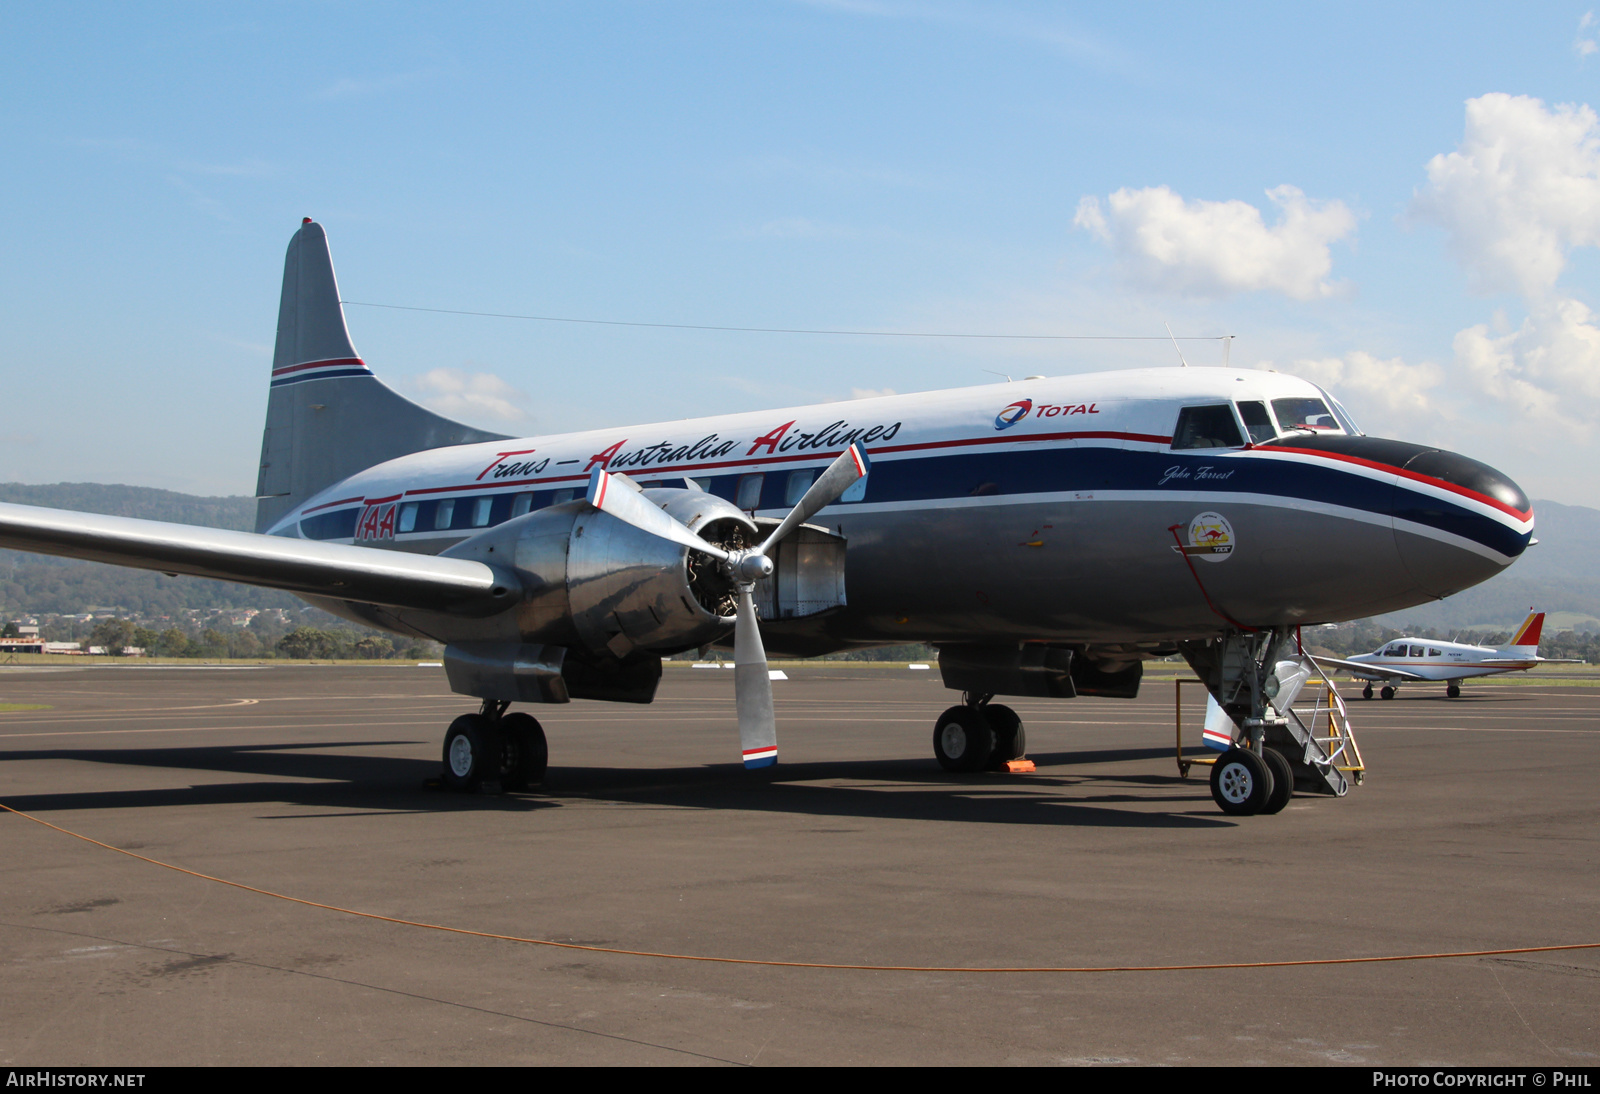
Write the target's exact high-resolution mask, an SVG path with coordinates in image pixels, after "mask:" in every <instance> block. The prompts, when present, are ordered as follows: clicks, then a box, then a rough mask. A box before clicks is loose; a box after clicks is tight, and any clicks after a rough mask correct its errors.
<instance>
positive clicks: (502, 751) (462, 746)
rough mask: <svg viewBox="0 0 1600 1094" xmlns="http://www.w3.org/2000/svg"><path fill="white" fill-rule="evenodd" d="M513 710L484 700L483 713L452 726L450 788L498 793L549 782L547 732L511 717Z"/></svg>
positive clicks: (447, 765)
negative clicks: (547, 771) (510, 711)
mask: <svg viewBox="0 0 1600 1094" xmlns="http://www.w3.org/2000/svg"><path fill="white" fill-rule="evenodd" d="M510 705H511V704H510V703H506V702H502V701H499V700H495V699H485V700H484V702H483V710H482V711H481V712H479V713H477V714H463V715H462V716H461V717H459V718H457V719H456V720H455V721H453V722H451V723H450V728H449V729H448V730H447V731H445V735H444V777H443V781H444V785H445V788H446V789H448V790H454V791H456V792H457V793H462V794H474V793H480V792H482V793H499V792H500V791H502V790H526V789H528V787H529V786H531V785H533V784H535V783H540V782H543V781H544V774H545V768H546V767H547V765H548V764H549V756H550V753H549V747H548V746H547V745H546V743H545V739H544V729H543V728H542V727H541V726H540V725H539V723H538V721H536V720H535V719H534V718H532V717H531V716H529V715H527V714H522V713H520V712H519V713H517V714H507V713H506V708H507V707H508V706H510Z"/></svg>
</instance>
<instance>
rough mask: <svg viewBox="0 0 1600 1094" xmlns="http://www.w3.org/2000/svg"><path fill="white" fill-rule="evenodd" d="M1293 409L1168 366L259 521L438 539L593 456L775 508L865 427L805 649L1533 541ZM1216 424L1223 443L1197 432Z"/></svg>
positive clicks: (399, 471) (1410, 589)
mask: <svg viewBox="0 0 1600 1094" xmlns="http://www.w3.org/2000/svg"><path fill="white" fill-rule="evenodd" d="M308 379H315V377H314V376H313V377H308ZM282 382H295V381H294V378H293V377H285V378H284V381H282ZM1308 399H1316V400H1325V399H1326V396H1325V394H1324V393H1323V392H1321V391H1320V389H1318V388H1316V387H1315V386H1314V385H1312V384H1310V383H1307V382H1306V381H1303V380H1299V379H1296V378H1293V377H1289V376H1284V375H1280V374H1277V373H1269V372H1259V371H1242V370H1228V369H1212V368H1188V369H1184V368H1168V369H1159V370H1141V371H1131V372H1111V373H1098V374H1089V375H1080V376H1067V377H1056V378H1050V379H1042V380H1029V381H1024V382H1020V383H1007V384H994V385H986V386H982V387H975V388H966V389H958V390H951V391H941V392H932V393H928V394H913V395H902V396H888V397H880V398H872V399H863V400H856V401H851V402H840V403H826V404H822V405H818V406H811V407H800V408H790V409H784V410H773V411H763V412H758V413H747V414H737V415H727V416H721V417H715V418H701V419H691V420H684V421H676V422H665V423H654V424H649V425H641V426H631V427H623V428H615V429H600V430H590V431H586V432H581V433H568V434H560V435H553V436H535V437H529V438H525V439H520V440H511V441H493V442H488V443H480V444H469V445H460V446H456V447H450V448H443V449H434V450H431V451H426V452H419V453H417V454H414V455H409V456H404V457H401V458H399V459H395V460H390V461H388V462H386V463H382V464H379V465H377V466H375V467H372V468H369V469H368V470H365V471H362V472H360V473H358V474H356V475H353V476H351V477H349V478H347V479H345V480H343V481H341V482H339V483H337V484H335V485H333V486H331V487H329V488H327V489H325V490H323V491H321V492H320V493H318V494H317V495H316V496H315V497H312V498H309V499H307V500H306V502H305V503H304V504H303V505H301V506H299V507H297V508H295V509H294V510H292V511H291V512H289V513H287V514H286V515H285V516H284V517H282V518H281V519H280V520H278V521H277V522H276V523H275V524H274V525H273V526H272V528H271V529H269V530H270V531H271V532H272V533H273V534H276V535H287V536H299V537H303V538H309V539H317V540H324V541H334V542H342V543H355V544H358V545H362V546H372V547H383V548H390V549H394V550H401V551H412V552H422V553H427V554H439V553H441V552H445V551H452V550H453V549H458V548H459V547H460V546H461V545H462V544H464V543H466V542H467V541H469V540H471V539H472V537H474V536H478V535H481V534H483V533H484V532H486V531H487V530H488V529H491V528H498V527H501V526H503V525H505V524H507V523H508V522H510V521H516V520H526V519H529V517H530V516H532V515H536V514H538V513H539V512H541V511H545V510H548V509H550V508H551V507H552V506H559V505H562V504H567V503H569V502H570V501H571V499H574V498H577V499H581V498H582V497H583V493H584V488H585V485H586V484H587V482H588V480H589V477H590V475H591V473H592V472H593V471H594V470H595V469H597V468H600V469H604V470H606V471H610V472H621V473H623V474H626V475H628V476H630V477H631V478H633V480H634V481H635V482H637V483H639V484H640V485H642V486H646V487H649V486H660V487H667V488H671V487H683V486H685V485H686V484H685V482H684V480H685V479H693V480H695V482H696V484H697V485H698V486H699V487H700V488H701V489H704V490H706V491H708V492H710V493H712V494H714V495H717V496H718V497H721V498H724V499H726V500H728V501H730V502H733V503H734V504H735V505H737V506H738V507H739V508H741V509H743V510H745V511H746V512H750V513H753V514H754V515H756V516H771V517H777V516H781V515H782V514H783V513H784V512H786V511H787V509H788V508H789V507H790V506H791V505H792V504H793V503H794V502H795V500H796V499H797V498H798V496H799V494H800V493H801V492H803V491H804V489H805V487H806V485H808V484H809V481H810V476H812V475H814V474H815V473H816V472H817V471H818V470H819V469H820V468H822V467H823V466H824V465H826V464H827V463H828V462H829V461H830V460H831V459H832V458H833V457H835V456H837V455H838V454H839V453H840V452H841V451H842V450H843V449H844V448H845V447H847V446H848V445H849V444H851V443H852V442H854V443H858V444H861V445H862V446H863V447H864V448H865V449H866V450H867V452H868V453H869V454H870V456H871V459H872V468H871V473H870V475H869V476H868V478H867V479H866V480H865V483H864V488H861V487H862V484H858V489H857V490H854V491H852V492H851V493H850V494H847V495H846V496H845V497H844V498H843V499H841V500H840V501H839V502H836V503H835V504H833V505H831V506H828V507H827V508H825V509H823V510H822V511H821V512H820V513H819V514H818V515H817V516H816V517H815V518H814V519H813V523H815V524H818V525H822V526H825V527H826V528H827V529H828V530H829V531H831V532H835V533H837V534H838V535H840V536H842V537H844V538H845V539H846V540H847V542H848V554H847V563H846V576H847V583H848V590H847V591H848V603H847V605H846V606H844V607H843V608H841V609H838V610H835V611H831V612H827V613H824V614H821V615H817V616H814V617H811V618H807V619H796V620H789V621H784V620H773V621H771V622H769V623H766V624H764V625H763V629H764V631H765V633H766V634H767V635H768V638H767V642H768V645H769V646H770V647H772V648H773V649H775V650H786V649H787V650H791V651H793V652H797V653H818V652H824V651H825V650H828V649H836V648H841V647H845V646H851V645H865V644H873V643H892V642H908V641H931V642H940V641H968V642H971V641H983V640H988V639H1003V640H1006V641H1028V640H1054V641H1082V642H1095V643H1118V642H1144V643H1148V642H1162V641H1173V640H1179V639H1185V638H1195V637H1204V636H1207V635H1211V634H1215V633H1218V632H1219V631H1220V630H1222V629H1223V628H1225V627H1228V626H1230V625H1231V624H1232V623H1237V624H1241V625H1244V626H1247V627H1266V626H1292V625H1295V624H1300V623H1314V622H1329V621H1338V620H1345V619H1353V618H1359V617H1363V616H1368V615H1373V614H1376V613H1380V612H1385V611H1393V610H1396V609H1400V608H1404V607H1407V606H1410V605H1415V604H1418V603H1423V602H1426V601H1429V600H1433V599H1436V598H1439V597H1443V596H1447V595H1449V594H1450V593H1453V592H1455V591H1457V590H1459V589H1462V588H1465V587H1467V586H1469V585H1472V584H1475V583H1477V582H1479V581H1482V580H1484V579H1485V578H1486V577H1489V576H1491V575H1492V574H1494V573H1496V572H1498V571H1499V570H1500V569H1502V568H1503V567H1505V566H1507V565H1509V564H1510V563H1511V562H1512V561H1513V560H1514V559H1515V558H1516V557H1517V556H1518V555H1519V554H1520V553H1521V552H1522V550H1523V549H1524V548H1525V547H1526V545H1527V543H1528V540H1529V537H1530V535H1531V533H1532V528H1533V514H1532V511H1531V508H1530V507H1529V505H1528V502H1527V500H1526V498H1525V497H1524V496H1523V494H1522V492H1521V491H1520V490H1519V489H1518V488H1517V487H1516V485H1515V484H1514V483H1512V482H1511V481H1510V480H1509V479H1507V478H1506V477H1505V476H1503V475H1500V474H1499V473H1498V472H1495V471H1494V470H1493V469H1491V468H1489V467H1487V466H1485V465H1483V464H1480V463H1477V462H1476V461H1473V460H1469V459H1466V458H1465V457H1461V456H1456V455H1454V454H1452V453H1448V452H1442V451H1440V450H1438V449H1434V448H1430V447H1427V446H1420V445H1411V444H1406V443H1404V442H1396V441H1385V440H1378V439H1375V438H1369V437H1365V436H1358V435H1353V434H1354V427H1353V425H1351V423H1349V421H1348V418H1347V417H1345V416H1344V415H1343V412H1342V409H1341V410H1340V411H1339V415H1338V417H1337V422H1338V424H1334V422H1335V416H1334V415H1332V414H1329V415H1327V416H1326V417H1324V418H1322V419H1320V420H1321V422H1322V425H1321V426H1320V427H1319V428H1316V429H1301V430H1299V431H1294V430H1292V429H1291V428H1290V427H1289V426H1288V424H1286V423H1281V422H1280V423H1278V425H1277V427H1276V428H1273V423H1272V422H1271V421H1270V420H1269V421H1268V422H1267V425H1266V427H1265V428H1266V429H1267V430H1268V431H1270V433H1271V434H1272V435H1273V436H1272V437H1271V439H1266V438H1265V436H1264V434H1263V433H1262V428H1263V427H1262V426H1261V425H1260V420H1261V419H1262V417H1263V412H1262V411H1261V410H1260V409H1258V408H1260V407H1265V406H1274V407H1279V408H1280V409H1279V410H1278V411H1275V413H1276V415H1277V416H1278V417H1280V418H1282V417H1286V416H1287V414H1288V411H1287V410H1285V409H1281V408H1285V407H1289V406H1292V405H1298V403H1299V401H1303V400H1308ZM1333 406H1335V407H1336V406H1337V404H1333ZM1208 415H1209V416H1210V418H1209V419H1206V416H1208ZM1219 415H1221V416H1225V417H1226V418H1228V419H1231V420H1232V422H1233V423H1234V426H1235V428H1236V429H1237V430H1239V435H1238V436H1236V437H1232V438H1230V437H1227V436H1218V437H1204V436H1197V435H1196V433H1197V431H1200V432H1204V429H1203V428H1202V427H1200V426H1197V425H1196V422H1197V421H1199V420H1201V419H1206V420H1209V421H1211V422H1218V421H1221V419H1220V418H1218V416H1219ZM1205 428H1210V429H1213V431H1220V432H1226V428H1227V426H1226V422H1225V421H1221V426H1220V427H1216V426H1206V427H1205ZM1252 430H1253V431H1254V432H1252ZM1251 436H1255V437H1256V438H1258V440H1260V441H1261V442H1262V443H1244V442H1245V438H1248V437H1251ZM1230 440H1231V441H1233V442H1235V443H1228V442H1229V441H1230ZM1197 441H1198V442H1200V443H1201V444H1210V445H1211V446H1209V447H1194V444H1195V443H1196V442H1197ZM1215 442H1223V443H1215ZM1208 598H1209V602H1208ZM362 618H366V619H368V621H371V620H370V616H366V615H363V616H362Z"/></svg>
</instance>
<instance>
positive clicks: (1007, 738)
mask: <svg viewBox="0 0 1600 1094" xmlns="http://www.w3.org/2000/svg"><path fill="white" fill-rule="evenodd" d="M983 715H984V717H985V718H987V719H988V720H989V728H990V729H992V730H994V751H993V752H991V753H989V765H988V766H990V767H993V768H1000V767H1004V766H1005V764H1006V762H1007V761H1008V760H1020V759H1022V758H1023V757H1024V756H1026V755H1027V754H1028V732H1027V730H1025V729H1023V728H1022V719H1021V718H1019V717H1017V712H1016V711H1014V710H1012V709H1011V708H1010V707H1008V706H1003V705H1002V704H1000V703H990V704H989V705H988V706H986V707H984V708H983Z"/></svg>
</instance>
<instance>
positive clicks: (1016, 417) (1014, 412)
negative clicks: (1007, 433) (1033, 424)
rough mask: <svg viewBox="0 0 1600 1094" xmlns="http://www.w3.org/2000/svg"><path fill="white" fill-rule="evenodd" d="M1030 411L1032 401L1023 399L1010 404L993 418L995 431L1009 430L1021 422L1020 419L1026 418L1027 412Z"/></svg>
mask: <svg viewBox="0 0 1600 1094" xmlns="http://www.w3.org/2000/svg"><path fill="white" fill-rule="evenodd" d="M1032 409H1033V400H1032V399H1023V400H1021V401H1020V402H1015V403H1012V404H1011V405H1010V406H1008V407H1006V408H1005V409H1004V410H1002V411H1001V412H1000V413H998V414H996V415H995V416H994V427H995V428H996V429H1010V428H1011V427H1012V426H1014V425H1016V424H1017V423H1018V422H1020V421H1022V419H1024V418H1026V417H1027V416H1028V411H1030V410H1032Z"/></svg>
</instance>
